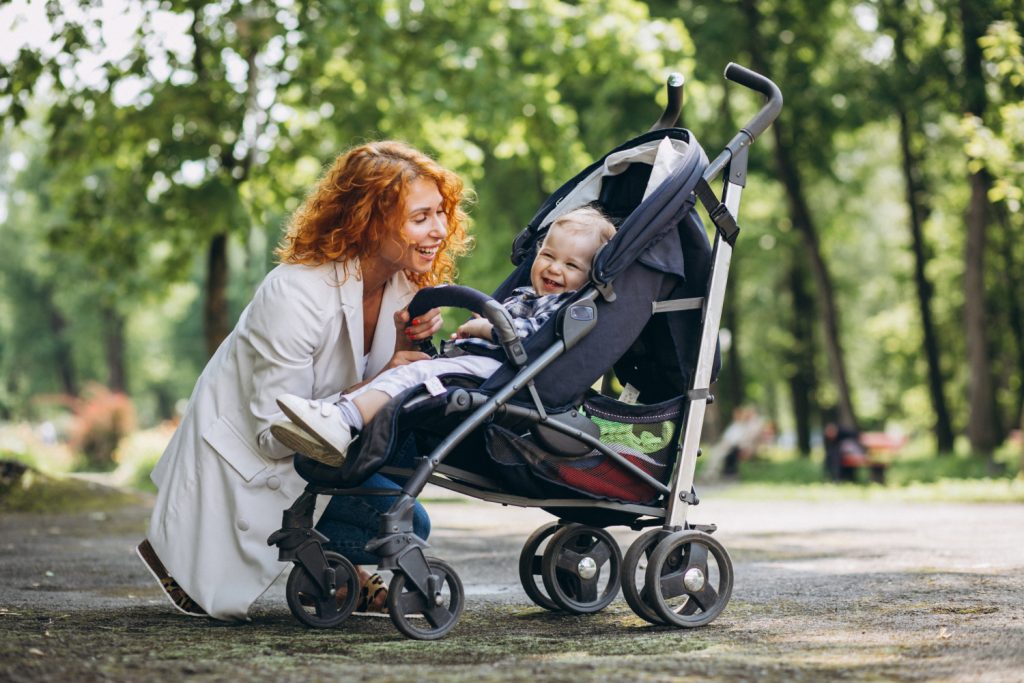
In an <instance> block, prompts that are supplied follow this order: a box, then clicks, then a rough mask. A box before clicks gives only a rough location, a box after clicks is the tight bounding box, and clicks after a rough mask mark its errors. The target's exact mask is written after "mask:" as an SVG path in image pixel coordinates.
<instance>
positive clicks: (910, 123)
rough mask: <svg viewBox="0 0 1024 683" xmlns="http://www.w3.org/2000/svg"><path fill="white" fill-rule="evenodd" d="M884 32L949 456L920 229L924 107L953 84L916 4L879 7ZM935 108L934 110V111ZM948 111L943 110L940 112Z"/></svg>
mask: <svg viewBox="0 0 1024 683" xmlns="http://www.w3.org/2000/svg"><path fill="white" fill-rule="evenodd" d="M878 14H879V20H880V23H881V25H882V27H883V28H884V29H885V30H886V31H887V32H888V33H889V34H891V35H892V38H893V59H892V62H891V68H890V69H889V70H888V71H887V73H883V74H880V77H879V79H878V81H877V82H878V83H879V89H880V98H881V100H882V101H884V102H887V103H891V104H892V106H893V107H894V108H895V111H896V116H897V119H898V122H899V143H900V153H901V157H902V170H903V181H904V185H905V191H906V197H907V210H908V211H907V212H908V221H909V226H910V236H911V241H910V245H911V250H912V253H913V256H914V283H915V286H916V291H917V302H918V311H919V314H920V319H921V330H922V337H923V345H924V352H925V360H926V362H927V383H928V393H929V397H930V399H931V405H932V410H933V411H934V414H935V423H934V434H935V443H936V446H937V448H938V452H939V453H948V452H950V451H952V450H953V425H952V420H951V418H950V414H949V408H948V404H947V402H946V393H945V388H944V385H945V375H944V373H943V371H942V362H941V356H940V353H939V348H940V342H939V336H938V332H937V330H936V325H935V322H934V317H933V314H932V298H933V296H934V291H935V290H934V286H933V285H932V282H931V280H930V279H929V277H928V274H927V269H928V262H929V260H930V258H931V249H930V247H929V245H928V244H927V243H926V241H925V236H924V224H925V222H926V221H927V220H928V217H929V214H930V213H931V207H930V205H929V195H930V192H929V188H928V187H927V185H926V182H927V180H926V174H925V171H924V168H923V164H924V155H925V153H926V150H927V144H926V140H925V139H924V134H923V130H922V129H923V125H924V123H925V120H924V119H923V118H922V117H923V116H926V115H927V114H925V113H924V112H926V111H928V112H929V113H932V114H934V112H933V111H931V109H932V107H929V108H928V109H925V107H924V106H922V105H923V104H924V103H930V104H932V103H936V102H941V103H942V104H945V105H950V104H951V102H950V101H949V100H950V97H949V93H951V92H952V89H951V88H950V87H949V85H950V82H951V79H950V78H948V71H947V69H946V68H945V63H944V62H943V60H942V56H941V52H942V50H943V49H944V45H943V44H942V42H941V40H940V38H941V32H940V31H936V30H935V24H934V21H931V20H930V19H931V18H932V17H931V13H929V12H927V11H925V10H924V8H922V7H921V6H920V5H917V4H915V3H895V2H890V1H888V0H883V1H881V2H879V3H878ZM933 106H934V105H933ZM942 111H947V110H946V109H945V108H944V107H943V108H942V109H940V113H941V112H942Z"/></svg>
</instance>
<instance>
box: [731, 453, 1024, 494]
mask: <svg viewBox="0 0 1024 683" xmlns="http://www.w3.org/2000/svg"><path fill="white" fill-rule="evenodd" d="M1019 457H1020V456H1019V454H1018V453H1015V452H1013V451H1010V450H1006V451H1001V452H999V453H997V454H996V458H995V462H996V463H997V465H998V467H999V468H1000V469H1001V471H1002V472H1003V473H1002V474H999V475H997V476H993V475H992V474H991V473H990V472H989V464H988V462H987V460H986V459H985V458H982V457H975V456H972V455H970V454H967V453H956V454H949V455H943V456H937V455H935V454H934V453H929V452H928V451H927V450H925V449H922V448H920V447H919V446H918V447H915V445H914V444H911V445H909V446H908V447H907V448H906V449H905V451H904V452H902V453H900V454H898V455H896V456H893V457H892V458H891V460H890V463H889V466H888V467H887V468H886V473H885V484H874V483H869V482H868V473H867V471H862V472H858V476H859V479H860V481H858V482H857V483H842V484H836V483H831V482H827V481H825V479H824V475H823V467H822V454H821V452H820V451H819V452H817V453H815V454H814V455H812V457H810V458H802V457H799V456H798V455H797V454H795V453H793V452H791V451H784V450H781V449H766V450H765V451H763V452H762V454H760V455H758V457H756V458H754V459H751V460H748V461H746V462H743V463H742V464H741V465H740V474H739V477H738V480H737V484H736V485H735V486H731V487H729V489H728V490H727V491H725V492H723V495H725V496H727V497H737V498H740V497H743V498H774V499H781V498H799V499H804V500H806V499H814V500H817V499H826V498H831V499H835V498H844V499H868V500H886V499H888V500H913V501H933V502H954V501H955V502H972V503H973V502H976V503H985V502H1000V503H1006V502H1024V474H1021V473H1019V472H1018V471H1017V468H1018V467H1019Z"/></svg>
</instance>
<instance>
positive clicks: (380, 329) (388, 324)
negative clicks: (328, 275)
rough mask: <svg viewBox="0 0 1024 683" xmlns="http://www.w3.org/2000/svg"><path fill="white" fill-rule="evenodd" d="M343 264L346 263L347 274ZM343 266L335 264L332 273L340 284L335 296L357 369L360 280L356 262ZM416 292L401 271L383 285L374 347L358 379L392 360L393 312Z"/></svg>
mask: <svg viewBox="0 0 1024 683" xmlns="http://www.w3.org/2000/svg"><path fill="white" fill-rule="evenodd" d="M344 265H347V266H348V269H347V270H348V277H346V274H345V271H346V268H345V267H344ZM344 265H343V264H341V263H335V264H334V267H335V274H336V276H337V278H338V281H339V282H341V283H342V284H341V287H339V288H338V297H339V299H340V303H341V306H342V308H343V309H344V315H345V327H346V331H347V333H348V341H349V354H350V360H351V362H352V363H353V367H357V368H358V367H360V365H361V364H362V352H363V279H362V277H361V276H360V274H359V262H358V261H356V260H352V261H349V262H348V263H347V264H344ZM415 293H416V286H415V285H414V284H413V283H412V282H410V281H409V278H407V277H406V276H405V273H403V272H398V273H395V274H394V275H392V276H391V278H390V279H389V280H388V281H387V284H385V285H384V298H383V300H382V301H381V305H380V315H379V316H378V318H377V329H376V332H375V333H374V337H373V346H371V347H370V357H369V358H368V359H367V363H366V369H365V370H364V372H363V377H362V378H360V379H363V378H366V377H373V376H374V375H375V374H377V373H378V372H379V371H380V370H381V369H382V368H383V367H384V366H385V365H386V364H387V362H388V361H389V360H391V356H392V355H393V354H394V352H395V325H394V315H395V313H396V312H397V311H400V310H402V309H403V308H405V307H406V306H407V305H408V304H409V300H410V299H412V297H413V295H414V294H415Z"/></svg>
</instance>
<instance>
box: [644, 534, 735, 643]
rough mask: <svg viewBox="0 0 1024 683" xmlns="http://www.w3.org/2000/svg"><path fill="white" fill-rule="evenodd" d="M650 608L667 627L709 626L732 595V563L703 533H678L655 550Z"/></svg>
mask: <svg viewBox="0 0 1024 683" xmlns="http://www.w3.org/2000/svg"><path fill="white" fill-rule="evenodd" d="M646 579H647V581H646V588H647V592H648V594H649V596H650V603H651V606H653V607H654V610H655V611H656V612H657V613H658V616H660V617H661V618H662V619H664V620H665V623H667V624H671V625H673V626H682V627H684V628H695V627H697V626H704V625H705V624H709V623H711V622H712V621H714V619H715V618H716V617H717V616H718V615H719V614H721V613H722V610H724V609H725V606H726V605H727V604H728V603H729V597H730V596H731V595H732V579H733V576H732V560H731V559H729V553H727V552H726V551H725V547H724V546H723V545H722V544H721V543H719V542H718V541H716V540H715V539H714V538H712V537H711V536H710V535H708V534H706V533H704V532H703V531H677V532H675V533H673V534H671V535H670V536H668V537H666V538H665V539H664V540H662V541H661V542H660V543H658V544H657V545H656V546H655V547H654V552H653V553H652V554H651V559H650V561H649V562H648V564H647V575H646Z"/></svg>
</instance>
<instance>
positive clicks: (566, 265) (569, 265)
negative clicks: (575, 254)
mask: <svg viewBox="0 0 1024 683" xmlns="http://www.w3.org/2000/svg"><path fill="white" fill-rule="evenodd" d="M565 267H566V268H572V269H573V270H579V269H580V267H579V266H577V265H576V264H575V263H566V264H565Z"/></svg>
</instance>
